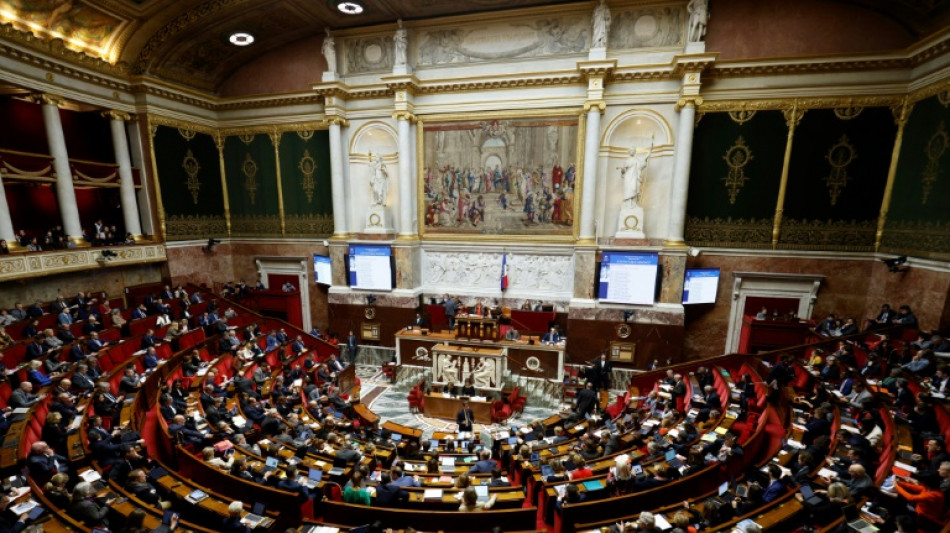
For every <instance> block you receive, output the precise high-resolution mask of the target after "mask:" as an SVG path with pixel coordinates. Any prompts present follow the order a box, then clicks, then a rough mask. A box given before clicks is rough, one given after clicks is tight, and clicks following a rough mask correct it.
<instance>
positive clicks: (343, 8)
mask: <svg viewBox="0 0 950 533" xmlns="http://www.w3.org/2000/svg"><path fill="white" fill-rule="evenodd" d="M336 9H337V11H339V12H340V13H343V14H344V15H359V14H361V13H362V12H363V11H364V10H365V9H366V6H364V5H363V2H361V1H359V0H343V1H339V2H336Z"/></svg>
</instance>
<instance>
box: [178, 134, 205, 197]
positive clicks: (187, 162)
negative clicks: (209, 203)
mask: <svg viewBox="0 0 950 533" xmlns="http://www.w3.org/2000/svg"><path fill="white" fill-rule="evenodd" d="M178 131H181V130H178ZM181 168H183V169H185V174H187V175H188V179H187V180H186V182H185V186H186V187H188V192H190V193H191V199H192V200H193V201H194V202H195V205H198V193H199V192H200V191H201V182H200V181H198V171H199V170H201V165H199V164H198V160H197V159H195V154H194V153H192V151H191V149H189V150H188V151H187V152H185V157H184V159H182V160H181Z"/></svg>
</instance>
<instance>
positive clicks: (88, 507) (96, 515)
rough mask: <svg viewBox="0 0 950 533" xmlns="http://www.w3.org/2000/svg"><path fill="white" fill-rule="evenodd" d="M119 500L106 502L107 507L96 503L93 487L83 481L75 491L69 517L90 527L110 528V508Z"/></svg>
mask: <svg viewBox="0 0 950 533" xmlns="http://www.w3.org/2000/svg"><path fill="white" fill-rule="evenodd" d="M117 499H118V498H110V499H108V500H106V501H105V502H104V503H105V505H102V504H100V503H99V502H98V501H96V499H95V497H94V494H93V490H92V485H91V484H89V483H88V482H85V481H83V482H82V483H78V484H76V488H75V489H73V503H72V505H71V506H70V508H69V515H70V516H72V517H74V518H76V519H78V520H79V521H80V522H82V523H84V524H85V525H87V526H89V527H106V528H107V527H109V520H108V518H107V517H108V515H109V506H110V505H112V504H113V503H115V502H116V500H117Z"/></svg>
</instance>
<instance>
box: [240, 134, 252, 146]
mask: <svg viewBox="0 0 950 533" xmlns="http://www.w3.org/2000/svg"><path fill="white" fill-rule="evenodd" d="M237 138H238V139H240V140H241V142H242V143H244V145H245V146H250V145H251V143H252V142H254V135H246V134H245V135H238V136H237Z"/></svg>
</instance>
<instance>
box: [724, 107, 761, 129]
mask: <svg viewBox="0 0 950 533" xmlns="http://www.w3.org/2000/svg"><path fill="white" fill-rule="evenodd" d="M754 116H755V109H736V110H735V111H730V112H729V118H731V119H732V121H733V122H735V123H736V124H739V125H742V124H745V123H746V122H748V121H750V120H752V117H754Z"/></svg>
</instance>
